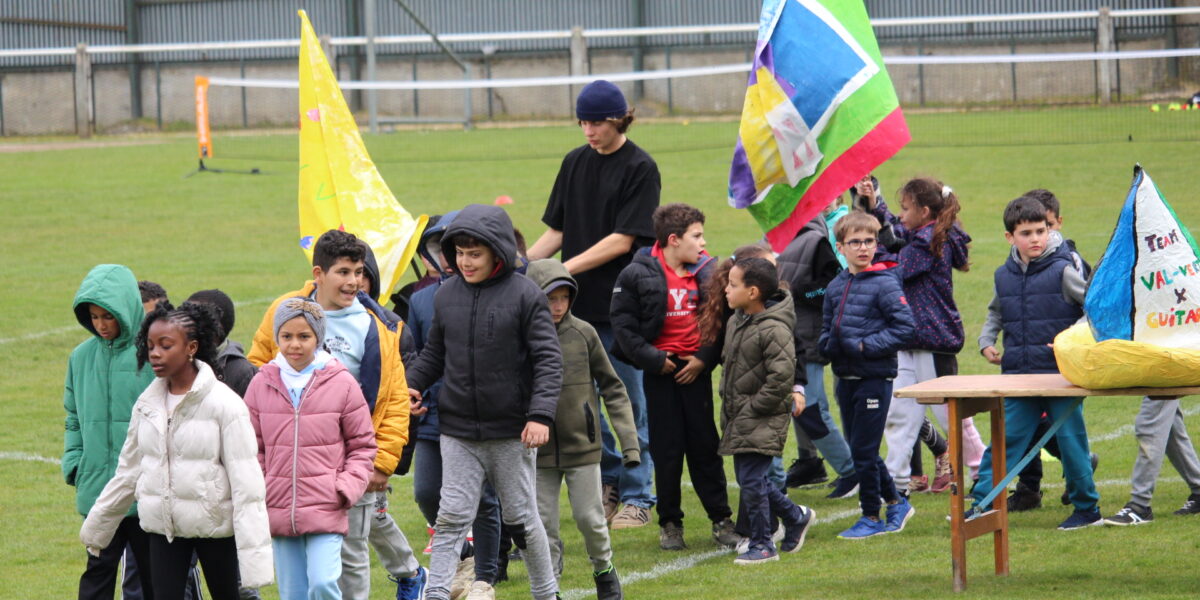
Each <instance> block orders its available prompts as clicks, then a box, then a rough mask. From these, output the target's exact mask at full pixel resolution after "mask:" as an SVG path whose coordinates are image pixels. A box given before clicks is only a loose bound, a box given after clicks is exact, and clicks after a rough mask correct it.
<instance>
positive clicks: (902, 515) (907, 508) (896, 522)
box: [884, 496, 917, 533]
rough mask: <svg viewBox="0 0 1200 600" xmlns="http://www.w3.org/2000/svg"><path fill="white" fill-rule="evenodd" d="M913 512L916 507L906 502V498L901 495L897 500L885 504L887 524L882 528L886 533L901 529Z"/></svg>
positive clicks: (915, 511)
mask: <svg viewBox="0 0 1200 600" xmlns="http://www.w3.org/2000/svg"><path fill="white" fill-rule="evenodd" d="M915 514H917V509H915V508H913V505H911V504H909V503H908V498H905V497H904V496H901V497H900V501H899V502H897V503H895V504H889V505H887V526H886V527H885V528H884V530H885V531H886V532H887V533H896V532H897V531H901V530H903V529H904V524H905V523H908V520H909V519H910V518H911V517H912V516H913V515H915Z"/></svg>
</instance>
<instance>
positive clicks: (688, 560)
mask: <svg viewBox="0 0 1200 600" xmlns="http://www.w3.org/2000/svg"><path fill="white" fill-rule="evenodd" d="M860 512H861V511H860V510H858V509H854V510H843V511H839V512H836V513H833V514H832V515H829V516H827V517H821V516H820V515H818V517H817V520H816V521H815V522H814V523H813V524H814V525H824V524H826V523H832V522H834V521H840V520H841V519H845V518H847V517H852V516H855V515H857V514H859V513H860ZM730 552H733V550H731V549H728V548H719V549H716V550H709V551H708V552H699V553H696V554H689V555H687V556H681V557H679V558H677V559H675V560H670V561H667V562H661V563H658V564H656V565H654V566H653V567H651V568H649V569H647V570H645V571H633V572H630V573H627V574H622V575H621V584H622V585H629V584H631V583H636V582H638V581H643V580H645V581H649V580H652V579H658V578H659V577H662V576H664V575H668V574H670V573H674V572H676V571H684V570H687V569H690V568H692V567H694V566H696V565H697V564H699V563H702V562H704V561H706V560H709V559H712V558H716V557H718V556H722V555H725V554H729V553H730ZM595 595H596V590H595V589H592V588H576V589H570V590H566V591H564V592H563V598H564V600H583V599H584V598H592V597H595Z"/></svg>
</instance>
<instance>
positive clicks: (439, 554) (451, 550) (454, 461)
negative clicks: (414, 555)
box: [425, 434, 598, 600]
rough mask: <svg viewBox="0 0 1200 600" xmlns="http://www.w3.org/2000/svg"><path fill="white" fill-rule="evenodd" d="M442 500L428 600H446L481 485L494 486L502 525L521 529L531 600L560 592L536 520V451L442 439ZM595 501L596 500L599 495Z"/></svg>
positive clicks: (508, 443) (517, 443)
mask: <svg viewBox="0 0 1200 600" xmlns="http://www.w3.org/2000/svg"><path fill="white" fill-rule="evenodd" d="M440 443H441V450H442V498H441V502H440V503H439V505H438V517H437V524H436V525H435V526H434V533H433V554H432V556H430V558H429V587H428V588H426V590H425V597H426V598H427V599H428V600H450V583H451V581H452V580H453V579H454V572H455V569H456V568H457V567H458V558H459V552H460V551H461V549H462V545H463V542H464V541H466V537H467V529H468V528H470V527H471V523H472V522H474V521H475V514H476V513H477V512H478V510H479V496H480V495H481V494H482V490H483V481H484V479H485V478H486V479H487V480H488V481H490V482H491V483H492V487H493V488H495V490H496V495H497V496H499V497H500V510H501V519H502V520H503V521H504V523H505V524H506V525H523V526H524V527H525V550H524V552H523V554H524V556H525V568H526V569H527V570H528V572H529V587H530V589H531V591H532V592H533V598H534V600H552V599H553V598H554V595H555V592H557V591H558V583H557V582H556V581H555V578H554V570H553V569H552V568H551V567H550V546H549V545H548V544H547V542H546V530H545V529H544V528H543V527H542V521H541V519H540V518H539V517H538V511H537V500H536V494H537V490H536V486H535V484H534V471H535V469H534V461H536V460H537V450H536V449H531V448H525V447H524V445H522V444H521V440H519V439H516V438H507V439H501V440H481V441H476V440H466V439H462V438H456V437H452V436H449V435H445V434H443V435H442V436H441V442H440ZM597 495H598V494H597Z"/></svg>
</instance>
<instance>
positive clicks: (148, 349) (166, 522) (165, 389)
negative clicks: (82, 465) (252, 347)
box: [79, 302, 274, 600]
mask: <svg viewBox="0 0 1200 600" xmlns="http://www.w3.org/2000/svg"><path fill="white" fill-rule="evenodd" d="M219 332H220V325H219V321H218V318H217V315H216V313H215V312H214V310H213V308H212V307H211V306H208V305H204V304H197V303H191V302H185V303H183V304H182V305H181V306H180V307H179V308H178V309H177V310H175V309H172V308H171V307H170V305H168V304H166V303H161V304H160V305H159V306H158V308H156V309H155V310H154V311H152V312H151V313H150V314H149V315H147V316H146V320H145V321H144V322H143V323H142V327H141V331H140V332H139V333H138V338H137V346H138V362H139V363H140V364H145V363H146V362H149V363H150V365H151V367H152V368H153V369H154V374H155V375H156V376H157V378H156V379H155V380H154V382H153V383H151V384H150V386H149V387H148V388H146V391H144V392H142V394H141V396H140V397H139V398H138V401H137V404H135V405H134V408H133V416H132V418H131V419H130V422H129V433H128V435H127V436H126V439H125V445H124V447H123V448H122V449H121V457H120V461H119V462H118V464H117V472H116V475H115V476H113V478H112V480H110V481H109V482H108V484H107V485H106V486H105V487H104V491H103V492H101V493H100V497H99V498H98V499H97V500H96V504H95V506H94V507H93V508H92V511H91V512H90V513H88V517H87V520H85V521H84V523H83V529H82V530H81V531H80V533H79V536H80V539H81V540H82V541H83V543H84V546H86V547H87V550H88V552H91V553H92V554H95V553H96V552H98V551H99V549H101V548H104V547H105V546H107V545H108V542H109V540H110V539H111V538H112V536H113V533H114V531H115V530H116V527H117V525H118V524H119V523H120V520H121V518H122V517H123V516H124V515H125V513H126V511H127V510H128V509H129V506H130V505H131V504H132V503H133V502H134V501H137V502H138V516H139V518H140V520H141V526H142V529H143V530H145V531H146V532H147V533H148V534H149V537H150V554H151V556H152V559H151V564H150V565H148V568H149V569H150V574H151V580H152V581H153V588H154V595H155V597H158V598H180V597H182V595H183V589H184V584H185V580H186V578H187V574H188V569H189V565H190V562H191V557H192V554H193V552H194V553H196V554H197V555H198V556H199V558H200V565H201V567H202V568H203V569H204V576H205V580H206V581H207V582H208V589H209V594H210V595H211V596H212V597H213V599H214V600H222V599H225V598H228V599H229V600H236V599H237V598H238V578H239V574H240V578H241V585H243V586H245V587H248V588H257V587H261V586H264V585H268V584H270V583H271V582H272V580H273V579H274V571H273V569H272V556H271V535H270V529H269V525H268V520H267V508H266V504H265V502H264V496H265V486H264V483H263V475H262V470H261V469H260V468H259V465H258V458H257V452H258V445H257V442H256V441H255V436H254V428H253V427H252V426H251V424H250V418H249V412H248V410H247V409H246V405H245V403H243V402H242V399H241V398H240V397H238V395H237V394H236V393H235V392H234V391H233V390H231V389H229V388H228V387H226V386H225V384H224V383H221V382H220V381H218V380H217V377H216V374H215V373H214V371H213V366H212V365H213V364H214V363H215V361H216V341H217V340H218V339H220V337H221V336H220V335H218V334H219ZM141 566H142V568H147V566H145V565H141Z"/></svg>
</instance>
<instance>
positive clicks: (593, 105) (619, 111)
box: [575, 79, 629, 121]
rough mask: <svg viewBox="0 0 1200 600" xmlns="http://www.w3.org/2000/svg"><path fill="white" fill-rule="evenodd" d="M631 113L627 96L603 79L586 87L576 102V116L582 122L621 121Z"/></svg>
mask: <svg viewBox="0 0 1200 600" xmlns="http://www.w3.org/2000/svg"><path fill="white" fill-rule="evenodd" d="M628 112H629V107H628V106H627V105H626V104H625V96H624V95H622V94H621V90H620V89H619V88H618V87H617V86H615V85H613V84H612V83H611V82H608V81H605V80H603V79H598V80H596V81H593V82H591V83H589V84H587V85H586V86H584V88H583V91H581V92H579V98H577V99H576V100H575V116H576V117H578V118H579V120H580V121H603V120H605V119H620V118H622V117H624V116H625V114H626V113H628Z"/></svg>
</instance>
